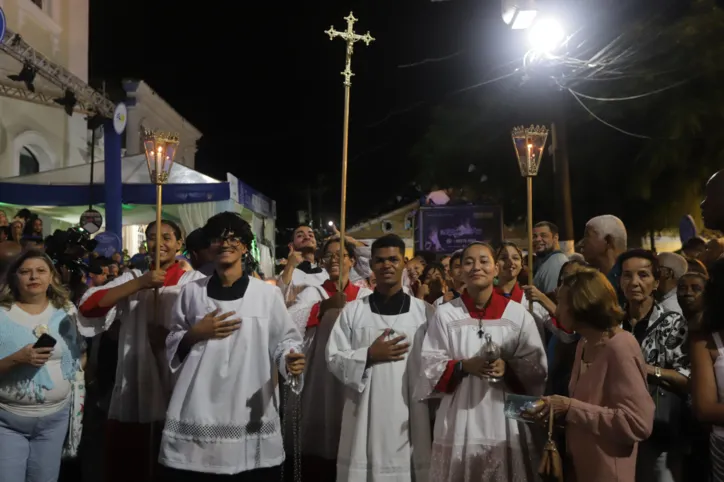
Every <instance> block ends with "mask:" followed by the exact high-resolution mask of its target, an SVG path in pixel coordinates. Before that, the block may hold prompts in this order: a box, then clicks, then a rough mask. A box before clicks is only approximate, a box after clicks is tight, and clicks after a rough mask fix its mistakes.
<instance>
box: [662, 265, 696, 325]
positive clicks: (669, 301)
mask: <svg viewBox="0 0 724 482" xmlns="http://www.w3.org/2000/svg"><path fill="white" fill-rule="evenodd" d="M658 258H659V266H660V267H661V278H659V289H658V292H659V296H660V301H659V305H660V306H661V308H662V309H663V310H664V311H674V312H676V313H679V314H682V312H681V306H679V301H678V300H677V299H676V288H677V286H678V284H679V278H681V277H682V276H684V275H685V274H686V271H687V270H688V269H689V264H688V263H687V262H686V258H684V257H683V256H681V255H679V254H676V253H660V254H659V255H658Z"/></svg>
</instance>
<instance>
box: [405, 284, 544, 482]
mask: <svg viewBox="0 0 724 482" xmlns="http://www.w3.org/2000/svg"><path fill="white" fill-rule="evenodd" d="M493 296H494V297H495V298H497V300H492V301H491V307H492V304H493V301H494V302H495V303H496V306H497V309H499V310H500V311H502V315H493V316H496V317H497V318H498V319H484V320H481V321H482V323H481V322H480V320H477V319H473V318H472V317H471V315H470V312H469V311H468V309H467V308H466V306H465V303H464V299H463V298H458V299H455V300H452V301H450V302H449V303H445V304H443V305H440V306H439V307H438V308H437V311H436V313H435V316H434V317H433V318H432V320H431V321H430V325H429V327H428V331H427V335H426V336H425V340H424V342H423V347H422V369H423V372H424V376H423V378H422V380H421V383H420V387H419V388H420V391H419V392H418V395H422V396H425V395H427V396H440V395H441V394H440V393H438V392H436V391H435V390H436V387H437V385H438V383H439V382H440V380H441V378H442V376H443V374H444V373H446V370H449V368H450V365H451V362H453V363H454V362H455V361H459V360H466V359H469V358H472V357H475V356H477V355H479V352H480V349H481V348H482V345H483V343H484V339H481V338H480V337H479V335H478V331H479V327H480V325H481V324H482V327H483V330H484V332H485V333H490V334H491V336H492V339H493V341H494V342H495V343H497V344H498V345H499V346H500V347H501V352H502V357H501V358H503V360H505V361H506V363H507V369H508V370H512V371H513V372H514V373H515V374H516V376H517V377H518V379H519V380H520V381H521V382H522V384H523V386H524V388H525V389H526V393H527V394H528V395H540V394H542V393H543V390H544V388H545V380H546V373H547V362H546V354H545V350H544V347H543V343H542V341H541V337H540V334H539V332H538V328H537V327H536V324H535V321H534V320H533V318H532V317H531V315H530V314H529V313H528V312H527V311H526V310H525V309H524V308H523V306H521V305H520V304H518V303H516V302H514V301H510V300H508V299H506V298H504V297H503V296H502V295H499V294H494V295H493ZM489 309H492V308H489ZM491 313H492V312H491ZM504 394H505V386H504V384H503V383H502V382H501V383H500V384H497V385H496V384H491V383H489V382H488V381H487V380H484V379H480V378H477V377H474V376H467V377H465V378H462V380H461V381H460V382H459V384H458V385H457V386H456V387H455V388H454V391H453V392H452V393H444V394H442V402H441V404H440V408H439V409H438V411H437V418H436V421H435V429H434V434H433V440H434V442H433V447H432V458H431V466H430V480H432V481H435V482H468V481H480V480H484V481H486V482H533V481H537V480H538V476H537V474H536V471H537V468H538V467H537V463H538V457H539V455H540V449H541V447H540V446H536V444H535V443H533V440H532V437H531V434H530V428H529V427H528V426H526V424H524V423H519V422H516V421H513V420H510V419H507V418H505V415H504Z"/></svg>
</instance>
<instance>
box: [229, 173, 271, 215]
mask: <svg viewBox="0 0 724 482" xmlns="http://www.w3.org/2000/svg"><path fill="white" fill-rule="evenodd" d="M226 178H227V179H228V181H229V186H230V198H231V199H233V200H234V201H236V202H237V203H239V204H241V205H242V206H244V207H245V208H247V209H251V210H252V211H254V212H255V213H257V214H260V215H262V216H264V217H267V218H272V219H276V217H277V203H276V201H274V200H272V199H269V198H268V197H267V196H265V195H263V194H262V193H260V192H259V191H257V190H256V189H254V188H252V187H250V186H248V185H247V184H244V183H243V182H242V181H240V180H239V179H238V178H237V177H236V176H234V175H233V174H230V173H227V174H226Z"/></svg>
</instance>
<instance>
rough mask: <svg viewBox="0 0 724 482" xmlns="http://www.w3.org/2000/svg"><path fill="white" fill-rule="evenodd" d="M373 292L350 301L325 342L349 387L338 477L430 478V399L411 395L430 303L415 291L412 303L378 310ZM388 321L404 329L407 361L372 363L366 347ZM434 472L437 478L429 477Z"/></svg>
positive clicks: (361, 481)
mask: <svg viewBox="0 0 724 482" xmlns="http://www.w3.org/2000/svg"><path fill="white" fill-rule="evenodd" d="M370 298H371V296H367V297H365V298H363V299H360V300H357V301H353V302H352V303H349V304H347V305H346V306H345V307H344V309H343V310H342V313H341V314H340V316H339V318H338V319H337V322H336V323H335V325H334V328H333V330H332V334H331V336H330V338H329V342H328V344H327V364H328V367H329V369H330V371H331V372H332V373H333V374H334V375H335V376H336V377H337V378H338V379H339V380H341V381H342V382H343V383H344V384H345V385H346V387H347V390H346V400H345V405H344V411H343V416H342V417H343V422H342V434H341V438H340V442H339V451H338V454H337V480H338V481H340V482H381V481H384V482H411V481H415V482H427V480H428V467H429V460H430V444H431V441H430V414H429V409H428V404H427V402H425V401H418V400H416V399H415V398H414V396H413V391H414V386H415V382H416V381H417V380H418V379H419V376H420V375H419V373H420V348H421V344H422V340H423V338H424V336H425V329H426V326H427V320H428V317H430V316H431V315H432V312H433V308H432V307H431V306H430V305H428V304H427V303H425V302H424V301H422V300H418V299H416V298H411V299H410V310H409V312H407V313H402V314H399V315H391V316H387V315H379V314H376V313H373V312H372V310H371V309H370ZM387 329H393V330H394V332H395V333H394V334H392V335H391V336H392V337H395V336H398V335H400V334H403V333H404V334H405V335H407V342H409V343H410V344H411V347H410V352H409V354H408V355H407V356H406V357H405V359H404V360H402V361H397V362H389V363H380V364H377V365H373V366H372V367H367V351H368V349H369V347H370V346H371V345H372V343H374V341H375V340H376V339H377V338H378V337H379V336H380V335H381V334H382V333H383V332H384V331H385V330H387ZM429 480H433V479H429Z"/></svg>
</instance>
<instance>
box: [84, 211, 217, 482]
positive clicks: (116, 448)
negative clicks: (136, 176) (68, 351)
mask: <svg viewBox="0 0 724 482" xmlns="http://www.w3.org/2000/svg"><path fill="white" fill-rule="evenodd" d="M146 238H147V241H148V244H149V252H151V253H155V243H156V227H155V222H154V223H151V224H149V226H148V228H147V229H146ZM159 238H160V242H161V269H162V270H163V271H164V272H165V274H164V275H161V274H159V273H156V272H155V271H148V272H146V273H145V274H142V273H141V272H140V271H138V270H131V271H128V272H126V273H123V274H122V275H120V276H119V277H118V278H116V279H114V280H113V281H111V282H109V283H107V284H105V285H104V286H100V287H95V288H91V289H89V290H88V291H86V293H85V294H84V295H83V297H82V298H81V301H80V303H79V309H78V322H79V331H80V333H81V335H83V336H85V337H88V338H92V337H94V336H96V335H99V334H101V333H103V332H104V331H106V330H108V329H110V328H111V326H112V325H113V323H114V322H115V321H116V320H118V322H119V323H120V334H119V337H118V362H117V365H116V381H115V386H114V387H113V393H112V396H111V404H110V409H109V412H108V424H107V430H106V431H107V433H106V447H105V449H106V452H107V457H106V460H105V470H106V480H107V481H108V482H115V481H119V482H121V481H123V482H125V481H126V480H134V481H136V482H143V481H146V480H147V479H148V478H149V477H150V474H151V473H152V469H151V468H149V466H148V465H149V464H153V465H155V464H156V463H157V462H156V460H157V457H158V442H159V440H160V436H161V429H162V423H163V420H164V417H165V415H166V408H167V407H168V400H169V397H170V395H171V389H172V383H173V380H172V377H171V373H170V371H169V369H168V364H167V363H166V361H165V360H166V356H165V351H164V346H163V345H164V342H163V340H164V339H165V336H166V333H167V332H168V328H167V324H168V319H167V317H166V316H167V315H168V313H169V312H170V310H171V307H172V306H173V304H174V302H175V301H176V298H177V296H178V293H179V291H180V289H181V288H180V287H181V286H182V285H184V284H186V283H188V282H190V281H193V280H195V279H199V278H204V277H205V276H204V275H202V274H201V273H199V272H197V271H188V270H190V269H191V268H190V266H188V265H187V264H184V263H181V262H177V261H176V253H177V252H178V250H180V249H181V244H182V237H181V229H180V228H179V227H178V226H177V225H176V224H175V223H173V222H172V221H167V220H164V221H162V223H161V236H160V237H159ZM153 287H160V289H159V302H160V304H161V308H160V310H159V313H160V314H161V319H156V316H155V315H156V311H155V308H156V307H155V297H154V291H153V289H151V288H153ZM109 300H110V301H109ZM157 339H160V343H156V341H157ZM156 425H157V426H156ZM152 438H153V445H150V444H151V442H152V441H151V439H152ZM129 460H134V463H132V464H129V463H128V461H129Z"/></svg>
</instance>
